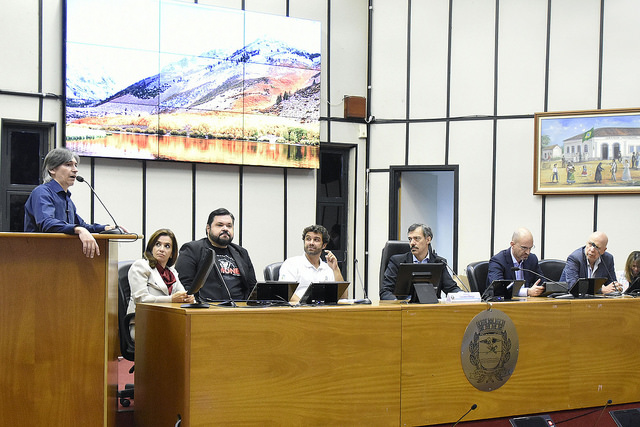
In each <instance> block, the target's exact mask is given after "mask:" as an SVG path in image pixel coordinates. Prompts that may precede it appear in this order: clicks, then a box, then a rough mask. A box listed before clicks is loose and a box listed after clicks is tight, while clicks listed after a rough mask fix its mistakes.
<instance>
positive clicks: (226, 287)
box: [214, 255, 238, 307]
mask: <svg viewBox="0 0 640 427" xmlns="http://www.w3.org/2000/svg"><path fill="white" fill-rule="evenodd" d="M214 257H215V255H214ZM214 267H215V270H216V273H217V274H218V279H220V281H221V282H222V284H223V285H224V288H225V289H226V290H227V295H229V302H226V301H225V302H221V303H220V304H217V305H218V306H220V307H237V306H238V305H237V304H236V302H235V301H234V300H233V297H232V296H231V291H230V290H229V286H227V282H226V281H225V280H224V277H222V273H221V272H220V268H218V262H217V261H215V262H214Z"/></svg>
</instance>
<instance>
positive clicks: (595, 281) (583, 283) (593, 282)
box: [569, 277, 608, 298]
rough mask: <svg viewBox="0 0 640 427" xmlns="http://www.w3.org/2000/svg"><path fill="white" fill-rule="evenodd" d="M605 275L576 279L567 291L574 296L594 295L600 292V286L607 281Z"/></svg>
mask: <svg viewBox="0 0 640 427" xmlns="http://www.w3.org/2000/svg"><path fill="white" fill-rule="evenodd" d="M607 280H608V279H607V278H606V277H589V278H582V279H578V281H577V282H576V283H574V284H573V286H571V289H570V290H569V293H570V294H571V295H573V296H574V297H575V298H589V297H594V296H595V294H596V293H600V288H601V287H602V285H604V284H605V283H606V282H607Z"/></svg>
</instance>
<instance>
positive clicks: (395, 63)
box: [370, 0, 407, 119]
mask: <svg viewBox="0 0 640 427" xmlns="http://www.w3.org/2000/svg"><path fill="white" fill-rule="evenodd" d="M371 44H372V53H371V64H372V65H371V68H372V72H371V86H372V91H373V93H372V95H371V97H372V99H371V100H370V101H371V113H372V114H373V115H374V116H376V117H378V118H385V119H397V118H404V117H405V115H406V96H405V94H406V87H407V1H406V0H396V1H392V2H391V1H377V2H374V7H373V35H372V42H371Z"/></svg>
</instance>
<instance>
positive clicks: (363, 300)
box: [353, 258, 371, 304]
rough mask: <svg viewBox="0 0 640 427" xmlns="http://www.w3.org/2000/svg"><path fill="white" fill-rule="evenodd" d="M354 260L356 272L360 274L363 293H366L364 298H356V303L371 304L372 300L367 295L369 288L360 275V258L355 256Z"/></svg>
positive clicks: (359, 278) (359, 279) (359, 281)
mask: <svg viewBox="0 0 640 427" xmlns="http://www.w3.org/2000/svg"><path fill="white" fill-rule="evenodd" d="M353 262H354V263H355V264H356V274H357V275H358V283H360V287H361V288H362V294H363V295H364V299H358V300H355V301H354V302H353V303H354V304H371V300H370V299H369V297H368V296H367V289H366V288H365V287H364V282H363V281H362V277H361V276H360V270H359V269H358V258H355V259H354V260H353Z"/></svg>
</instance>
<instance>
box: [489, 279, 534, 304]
mask: <svg viewBox="0 0 640 427" xmlns="http://www.w3.org/2000/svg"><path fill="white" fill-rule="evenodd" d="M523 285H524V280H494V281H493V282H491V284H490V285H489V286H487V289H485V291H484V293H483V294H482V299H483V300H485V301H486V300H490V301H509V300H511V299H513V298H514V297H518V296H520V295H519V294H520V288H522V286H523Z"/></svg>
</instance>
